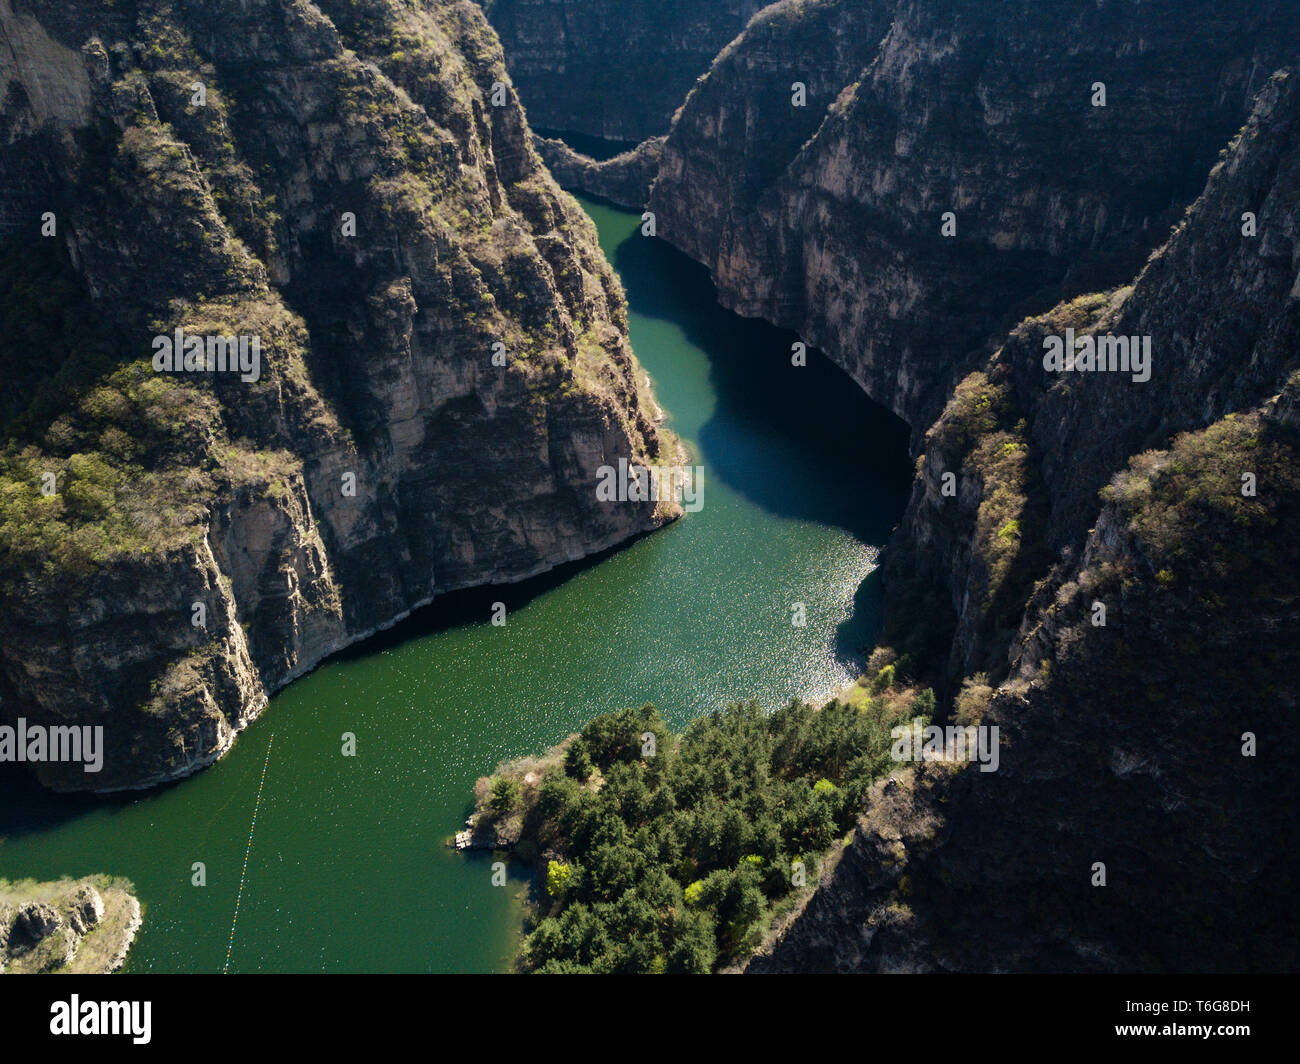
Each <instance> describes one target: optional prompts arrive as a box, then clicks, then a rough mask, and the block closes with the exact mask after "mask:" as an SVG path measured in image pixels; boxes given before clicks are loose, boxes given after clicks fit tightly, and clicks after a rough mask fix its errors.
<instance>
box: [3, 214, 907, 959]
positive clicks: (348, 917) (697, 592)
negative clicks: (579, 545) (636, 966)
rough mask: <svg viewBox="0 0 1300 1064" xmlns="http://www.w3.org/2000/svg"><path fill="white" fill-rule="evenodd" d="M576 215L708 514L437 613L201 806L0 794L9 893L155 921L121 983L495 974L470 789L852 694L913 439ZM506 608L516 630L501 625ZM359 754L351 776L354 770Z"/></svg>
mask: <svg viewBox="0 0 1300 1064" xmlns="http://www.w3.org/2000/svg"><path fill="white" fill-rule="evenodd" d="M583 205H584V207H586V208H587V210H588V211H589V213H590V214H591V216H592V217H593V218H594V219H595V221H596V223H597V225H598V227H599V229H600V234H601V243H602V245H603V247H604V249H605V251H606V254H607V255H608V256H609V258H610V261H611V262H613V263H614V265H615V267H616V268H617V269H618V271H619V273H620V274H621V275H622V277H623V281H624V284H625V285H626V287H627V291H628V300H629V308H630V326H631V332H632V340H633V343H634V345H635V348H636V351H637V354H638V356H639V357H640V359H641V362H642V364H643V365H644V366H645V368H646V369H647V370H648V371H649V372H650V374H651V376H652V377H653V378H654V381H655V388H656V394H657V396H658V399H659V401H660V403H661V404H662V405H663V407H664V408H665V410H666V411H667V412H668V415H669V422H670V424H671V426H672V427H673V428H674V430H675V431H676V432H677V433H678V434H679V435H681V436H682V437H683V439H684V440H686V442H687V444H688V446H689V447H690V448H691V450H692V452H693V455H694V456H695V460H697V461H699V462H700V463H701V464H702V465H703V466H704V469H705V473H704V496H703V497H704V508H703V510H702V511H701V512H699V513H696V514H691V515H688V516H687V517H686V518H685V519H684V520H682V521H680V522H678V523H676V524H674V525H673V526H671V527H669V528H667V529H664V530H663V531H660V532H657V533H655V534H654V535H651V536H647V537H644V538H642V539H640V540H638V541H636V542H635V543H633V544H631V545H630V546H627V547H625V548H623V549H621V550H618V551H615V552H612V553H609V554H607V555H605V556H603V557H601V558H599V559H594V560H591V561H588V562H585V563H581V564H578V565H572V566H567V567H566V568H564V569H563V570H561V571H558V572H556V573H553V574H549V575H548V576H546V577H543V578H539V579H537V580H534V581H530V582H529V583H527V584H524V585H519V586H516V587H512V588H509V589H500V588H498V589H490V590H486V591H480V592H469V593H465V594H460V595H455V596H449V597H448V598H447V599H446V600H444V601H442V602H440V603H435V604H434V606H432V607H430V608H429V609H427V610H424V611H422V612H421V613H420V614H418V615H417V616H415V617H413V618H411V619H410V620H408V621H407V622H405V623H404V624H403V625H401V626H399V627H398V628H397V629H394V630H393V631H391V632H389V633H385V634H384V635H382V636H380V637H378V638H376V639H374V640H371V641H369V642H367V643H366V644H364V645H363V646H361V647H358V648H354V649H353V650H351V651H349V652H348V653H346V654H344V655H341V656H339V657H337V658H335V659H332V660H331V661H330V662H329V663H327V664H326V665H324V666H323V667H321V668H320V669H318V670H316V671H315V672H314V673H312V674H311V675H309V676H307V677H305V678H303V679H301V680H299V681H298V682H296V683H295V684H293V685H292V686H290V687H289V688H288V689H286V690H285V691H283V692H281V693H280V694H279V695H277V696H276V697H275V698H274V699H273V700H272V701H271V704H270V706H269V707H268V709H267V710H266V712H265V713H264V714H263V716H262V718H261V719H260V720H259V721H258V722H257V723H256V724H254V725H253V726H252V727H251V728H249V729H248V731H246V732H245V733H244V734H243V735H242V736H241V737H240V740H239V742H238V744H237V745H236V747H235V749H234V750H233V751H232V752H231V753H230V754H229V755H228V756H227V757H226V758H224V759H223V760H222V761H221V762H220V763H218V764H217V765H215V766H213V767H212V768H210V769H208V770H207V771H205V772H202V773H200V774H199V775H197V776H195V777H193V778H192V779H189V780H185V781H182V782H180V783H178V784H175V785H172V786H169V787H167V788H164V789H161V790H158V791H155V792H151V793H149V794H147V795H145V796H143V797H133V798H124V799H114V800H111V801H110V800H97V799H88V798H70V797H60V796H52V795H47V794H45V793H43V792H41V791H40V790H39V789H38V788H35V787H34V786H32V785H31V784H30V783H29V782H27V781H26V779H25V777H22V776H19V775H15V774H13V773H6V774H5V775H4V776H3V777H2V778H0V794H3V795H4V796H5V800H4V803H3V806H2V807H0V877H4V878H10V879H13V878H22V877H27V876H31V877H37V878H41V879H46V878H52V877H54V876H57V875H61V874H69V875H78V876H79V875H85V874H88V873H91V872H108V873H111V874H114V875H120V876H125V877H127V878H129V879H131V880H132V881H133V882H134V883H135V885H136V888H137V892H138V894H139V895H140V897H141V899H142V901H143V902H144V903H145V906H146V915H145V923H144V927H143V929H142V931H141V933H140V935H139V937H138V938H137V940H136V945H135V947H134V949H133V951H132V953H131V957H130V959H129V961H128V964H127V970H128V971H154V972H173V971H174V972H216V971H220V970H221V969H222V967H223V965H224V964H225V962H226V956H227V949H228V948H229V950H230V970H231V971H232V972H249V971H287V972H312V971H348V972H352V971H365V972H369V971H382V972H389V971H399V972H408V971H410V972H422V971H440V972H466V971H497V970H502V969H504V968H506V967H507V966H508V964H509V962H510V959H511V957H512V955H513V952H514V950H515V947H516V945H517V941H518V935H519V929H520V923H521V919H522V897H523V893H524V891H525V889H526V881H525V879H524V877H523V875H522V874H521V873H519V872H516V871H512V874H511V878H510V880H509V882H508V883H507V885H506V886H504V887H494V886H493V885H492V882H491V880H492V869H491V862H492V858H490V857H487V856H483V855H479V856H472V857H465V856H461V855H459V854H456V853H455V852H453V851H451V850H448V849H447V848H446V845H445V843H446V840H447V838H448V837H449V836H450V835H451V834H452V833H453V832H454V831H456V830H457V829H458V828H459V827H461V826H462V823H463V821H464V818H465V816H466V815H467V814H468V813H469V810H470V804H471V796H472V789H473V784H474V780H475V778H476V777H478V776H480V775H483V774H485V773H488V772H490V771H491V769H492V768H493V767H494V766H495V765H496V764H498V763H499V762H500V761H502V760H503V759H507V758H511V757H515V756H518V755H521V754H529V753H537V752H540V751H541V750H543V749H544V748H546V747H547V746H550V745H553V744H554V743H556V742H558V741H559V740H560V739H562V738H563V737H564V736H565V735H567V734H569V733H570V732H572V731H575V730H576V729H577V728H579V727H580V726H581V725H582V724H583V723H584V722H585V721H586V720H588V719H589V718H590V717H591V716H593V715H594V714H597V713H600V712H603V711H605V710H610V709H616V708H618V707H620V706H623V705H628V704H638V705H639V704H640V703H642V702H647V701H650V702H654V703H655V704H656V705H658V706H659V707H660V708H661V710H663V712H664V715H665V717H666V718H667V719H668V720H669V722H670V723H672V724H674V725H681V724H683V723H684V722H686V721H687V720H689V719H690V718H691V717H692V716H694V715H696V714H698V713H700V712H702V711H706V710H708V709H711V708H714V707H717V706H720V705H723V704H725V703H726V702H729V701H734V700H736V699H740V698H751V697H753V698H759V699H762V700H763V701H764V702H765V703H767V704H769V705H776V704H778V703H781V702H784V701H785V700H786V699H788V698H789V697H790V696H792V695H797V696H800V697H805V698H819V697H824V696H826V695H829V694H831V693H833V692H834V691H836V690H838V689H839V688H840V687H842V686H843V685H844V684H845V683H847V682H849V681H850V680H851V679H852V678H853V677H854V676H855V675H857V670H858V668H859V667H860V665H861V659H860V651H861V649H862V647H863V646H864V645H867V644H869V643H870V641H871V639H872V637H873V634H874V630H875V626H876V623H877V619H878V614H879V604H878V600H877V588H876V582H875V578H874V577H873V576H872V575H871V574H872V572H873V569H874V568H875V566H876V564H877V560H878V549H879V547H880V546H881V545H882V544H883V543H884V542H885V540H886V538H887V536H888V534H889V531H890V529H891V527H892V526H893V524H894V523H895V522H896V521H897V519H898V517H899V515H900V514H901V512H902V507H903V503H904V501H905V497H906V490H907V481H908V472H909V465H908V461H907V455H906V432H905V430H904V429H903V427H902V425H901V423H899V422H897V421H895V420H894V419H893V418H892V416H891V415H889V414H888V413H886V412H885V411H884V410H882V409H881V408H879V407H877V406H875V405H874V404H872V403H871V402H869V401H868V400H867V399H866V398H865V397H864V396H862V394H861V393H860V392H859V391H858V390H857V388H856V387H855V386H854V385H852V383H851V382H850V381H849V380H848V378H846V377H845V376H844V375H843V374H841V373H840V372H839V371H838V370H836V369H835V368H834V367H832V366H830V365H829V363H827V362H826V361H825V360H823V359H821V358H820V357H819V356H810V359H809V363H810V364H809V365H808V366H806V367H802V368H798V367H792V366H791V365H790V357H789V351H790V344H791V342H792V341H793V339H794V338H793V337H792V336H790V335H789V334H787V333H783V332H781V331H779V330H776V329H772V328H770V327H768V326H765V325H762V324H761V323H757V322H747V321H744V320H742V319H739V318H736V317H735V316H734V315H731V314H729V313H727V312H725V311H723V310H721V309H720V308H719V307H718V306H717V304H716V303H715V302H714V299H713V292H712V288H711V286H710V284H709V281H708V278H707V275H706V274H705V273H704V272H703V271H702V270H701V269H700V268H699V267H697V266H695V265H694V264H693V263H691V262H689V261H688V260H686V259H685V258H684V257H683V256H681V255H679V254H677V253H676V252H674V251H672V250H671V249H670V248H668V247H667V246H666V245H664V244H662V243H660V242H658V241H653V240H648V239H645V238H643V237H641V236H640V235H639V231H638V229H639V219H638V218H637V217H636V216H635V215H633V214H630V213H628V212H626V211H619V210H614V209H612V208H608V207H605V206H602V205H598V204H595V203H586V202H584V204H583ZM498 599H500V600H504V601H505V602H506V603H507V605H508V607H509V614H508V617H509V621H508V624H507V625H506V626H505V627H504V628H496V627H492V626H491V625H490V624H488V623H486V622H487V618H488V616H489V612H490V611H489V604H490V603H491V602H492V601H494V600H498ZM799 602H802V603H803V604H804V605H805V609H806V614H807V623H806V625H805V626H804V627H802V628H799V627H795V626H794V625H793V624H792V623H791V619H792V607H793V604H795V603H799ZM344 732H353V733H355V735H356V737H357V756H356V757H352V758H346V757H342V756H341V753H340V748H341V741H340V737H341V736H342V734H343V733H344ZM272 734H274V736H275V739H274V743H273V744H272V743H271V736H272ZM268 746H269V747H270V757H269V760H268V758H267V753H268ZM264 763H265V765H266V779H265V786H264V790H263V793H262V800H261V806H260V809H259V811H258V815H257V828H256V833H255V835H254V837H253V839H252V845H251V847H250V846H249V827H250V823H251V821H252V815H253V805H254V799H255V796H256V794H257V790H258V784H259V780H260V778H261V776H262V771H263V766H264ZM246 852H247V854H248V864H247V874H246V876H245V879H244V889H243V894H242V897H241V899H240V908H239V919H238V923H237V926H236V927H235V933H234V936H233V940H232V937H231V924H232V916H233V913H234V910H235V899H236V895H237V893H238V891H239V884H240V878H241V872H242V870H243V867H244V859H245V853H246ZM195 862H203V863H204V865H205V867H206V872H207V885H206V886H204V887H196V886H192V885H191V877H192V866H193V864H194V863H195Z"/></svg>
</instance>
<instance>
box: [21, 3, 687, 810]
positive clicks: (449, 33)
mask: <svg viewBox="0 0 1300 1064" xmlns="http://www.w3.org/2000/svg"><path fill="white" fill-rule="evenodd" d="M0 34H2V35H3V38H4V43H5V47H4V48H0V84H4V85H6V86H7V89H6V90H5V92H6V95H5V97H4V100H3V105H2V106H0V136H2V137H3V139H4V140H5V144H6V147H5V150H4V153H3V157H2V158H0V241H2V243H0V258H4V257H7V261H10V262H19V261H21V262H23V264H24V268H27V269H30V268H35V264H39V268H40V269H41V270H44V271H45V272H46V274H47V275H48V277H49V279H50V280H49V283H50V284H57V285H58V286H59V287H60V291H61V292H62V293H63V294H64V297H65V298H64V301H63V302H62V303H61V304H60V305H61V307H62V313H63V314H64V315H65V319H64V320H65V321H66V322H67V323H68V324H67V329H66V330H65V332H64V333H63V334H61V335H56V336H54V337H47V336H45V335H43V334H38V333H36V332H33V333H32V335H31V336H30V337H23V338H21V340H13V341H12V343H11V345H10V346H9V347H8V348H7V349H5V350H4V351H0V356H2V357H3V358H4V360H5V361H6V363H8V364H11V365H12V366H14V367H15V372H16V373H17V374H18V375H19V377H20V379H26V380H28V381H29V382H30V384H31V389H30V393H28V392H24V398H25V399H27V400H30V401H28V402H26V403H21V404H17V407H16V408H11V407H6V411H5V412H6V414H7V415H8V416H9V417H10V421H9V426H8V428H9V434H10V435H12V436H13V437H14V439H15V442H14V443H13V444H12V445H11V446H10V448H9V450H8V451H7V452H6V454H5V456H4V462H3V469H0V473H2V474H3V480H4V490H5V498H6V500H7V510H6V513H5V514H4V515H3V519H2V520H0V529H2V534H3V540H2V542H3V547H4V550H3V552H0V553H3V555H4V563H3V566H0V569H2V570H3V571H2V572H0V616H3V621H0V629H2V630H3V636H4V638H3V640H2V641H3V643H4V649H3V651H0V719H3V720H5V721H7V722H11V721H13V720H15V719H16V718H18V717H20V716H22V717H24V718H25V719H26V720H27V721H28V722H29V723H32V724H41V725H50V724H70V723H77V724H85V725H102V726H104V728H105V732H104V743H105V764H104V768H103V771H102V772H101V773H98V774H87V773H85V772H84V771H83V767H82V766H81V765H79V764H77V765H59V764H48V765H45V766H43V767H41V768H40V769H39V775H40V777H41V779H42V780H43V781H44V782H45V783H47V784H48V785H51V786H54V787H58V788H67V789H81V788H88V787H93V788H96V789H111V788H118V787H135V786H142V785H147V784H150V783H153V782H157V781H161V780H165V779H170V778H174V777H176V776H178V775H183V774H185V773H187V772H190V771H193V770H194V769H196V768H198V767H201V766H202V765H205V764H208V763H210V762H211V761H212V760H213V759H215V758H216V757H218V756H220V754H221V753H223V752H224V751H225V750H226V749H227V748H228V747H229V745H230V743H231V742H232V741H233V738H234V736H235V734H236V733H237V732H238V731H239V729H240V728H242V727H243V726H244V725H245V724H247V723H248V721H250V720H251V719H252V718H253V717H254V716H255V715H256V714H257V713H258V712H259V711H260V710H261V708H262V707H263V705H264V704H265V702H266V699H267V696H268V694H269V693H270V692H273V691H274V690H275V689H277V688H278V687H280V686H282V685H283V684H284V683H286V682H288V681H289V680H291V679H292V678H294V677H296V676H298V675H301V674H302V673H303V672H305V671H306V670H308V669H310V668H311V667H312V666H314V665H315V664H316V663H318V662H319V661H320V660H321V659H322V658H324V657H325V656H327V655H328V654H330V653H332V652H334V651H335V650H337V649H339V648H341V647H343V646H345V645H347V644H348V643H351V642H354V641H355V640H357V639H359V638H361V637H363V636H365V635H367V634H369V633H371V632H373V631H375V630H377V629H379V628H381V627H385V626H387V625H390V624H392V623H394V622H395V621H397V620H399V619H400V618H401V617H403V616H405V615H406V614H407V613H408V612H409V611H410V610H412V609H415V608H417V607H418V606H420V605H423V604H425V603H427V602H429V601H430V600H432V599H433V598H434V597H435V596H437V595H439V594H442V593H444V592H446V591H449V590H453V589H456V588H463V587H468V586H473V585H481V584H487V583H499V582H508V581H515V580H519V579H522V578H524V577H527V576H530V575H533V574H536V573H539V572H542V571H544V570H546V569H548V568H550V567H552V566H554V565H557V564H560V563H562V562H567V561H571V560H576V559H578V558H582V557H585V556H587V555H589V554H591V553H593V552H596V551H599V550H602V549H604V548H607V547H609V546H612V545H614V544H617V543H619V542H621V541H623V540H625V539H627V538H628V537H630V536H632V535H634V534H636V533H638V532H641V531H644V530H646V529H650V528H654V527H656V526H658V525H659V524H661V523H662V522H663V521H665V520H668V519H671V518H672V517H673V516H675V511H673V510H672V508H671V507H656V506H655V505H654V504H653V503H651V504H644V505H642V504H608V503H600V502H598V501H597V500H596V495H595V484H596V480H597V471H598V469H599V467H601V466H602V465H608V464H616V463H617V461H618V459H619V458H628V459H630V460H631V461H632V462H634V463H638V462H640V463H647V462H672V461H674V460H676V458H677V444H676V442H675V440H673V439H672V438H671V437H670V436H669V435H668V434H666V433H664V432H663V431H662V430H661V429H660V428H659V427H658V425H657V424H656V422H655V420H654V417H655V412H656V410H657V408H656V407H655V406H654V404H653V401H652V399H651V398H650V396H649V395H648V393H647V392H646V385H645V377H644V374H643V373H642V372H641V371H640V370H639V367H638V366H637V363H636V361H635V358H634V357H633V355H632V352H631V349H630V346H629V344H628V340H627V321H626V309H625V301H624V297H623V293H622V291H621V288H620V286H619V283H618V280H617V278H616V277H615V275H614V274H613V272H612V271H611V269H610V268H609V266H608V264H607V263H606V262H605V261H604V258H603V256H602V254H601V252H600V250H599V245H598V243H597V241H596V235H595V232H594V229H593V227H592V225H591V223H590V221H589V220H588V219H587V218H586V217H585V215H583V214H582V213H581V211H579V210H578V209H577V207H576V205H575V204H574V203H573V202H572V200H570V199H569V198H568V197H567V196H565V195H564V194H562V193H561V192H560V191H559V190H558V188H557V187H556V185H555V184H554V183H553V181H552V180H551V179H550V177H549V175H548V174H547V173H546V171H545V168H544V166H543V165H542V164H541V162H540V160H539V158H538V156H537V155H536V153H535V151H534V150H533V149H532V147H531V145H530V135H529V132H528V127H527V125H526V122H525V119H524V116H523V112H522V109H521V108H520V107H519V106H518V103H517V100H516V99H515V98H514V96H513V94H512V93H511V94H509V95H508V98H506V99H504V100H498V101H497V102H498V103H500V104H501V105H500V106H494V103H493V98H492V92H493V86H494V85H496V84H501V83H504V82H505V81H506V76H505V71H504V67H503V65H502V59H501V53H500V49H499V46H498V44H497V41H496V38H495V36H494V34H493V33H492V30H491V28H490V27H489V26H488V25H487V23H486V22H485V21H484V19H483V17H482V15H481V14H480V12H479V11H478V9H477V8H476V7H475V6H474V5H473V4H470V3H468V2H457V0H428V2H421V3H419V4H414V5H412V4H405V3H398V2H395V0H363V2H361V3H354V2H351V0H319V2H315V3H312V2H308V0H249V2H246V3H241V4H239V5H235V6H230V5H221V6H217V5H212V4H208V3H201V2H198V0H176V2H174V3H171V4H164V5H157V6H150V5H134V4H123V5H118V6H117V7H116V8H114V9H112V10H111V11H110V10H108V9H106V7H105V5H103V4H101V3H97V2H92V0H72V2H70V3H67V4H60V5H58V10H57V12H51V11H48V10H46V5H31V4H27V3H25V2H21V0H15V2H13V3H11V2H10V0H0ZM55 84H58V85H63V86H65V88H64V89H63V90H61V91H59V92H55V91H53V90H52V89H51V88H50V86H52V85H55ZM50 226H53V228H52V229H50V228H49V227H50ZM43 231H50V232H53V234H54V235H53V236H47V237H42V236H41V235H40V234H41V233H42V232H43ZM15 275H16V271H15ZM0 276H3V271H2V270H0ZM20 320H30V321H35V320H39V314H36V313H33V314H32V315H30V316H28V317H25V318H24V317H23V316H21V315H20ZM177 329H182V330H184V335H188V336H199V337H209V336H227V335H228V336H233V337H246V338H247V337H255V338H257V339H258V340H259V342H260V364H259V365H258V366H257V367H256V372H255V373H251V374H250V373H243V374H241V373H231V372H225V373H223V372H220V371H217V372H213V373H181V372H166V371H163V372H160V371H159V370H158V369H157V367H156V366H155V364H154V361H153V356H154V353H155V351H156V348H155V347H154V341H155V338H156V337H173V336H175V334H176V330H177ZM38 346H39V347H43V348H45V349H47V350H50V351H52V352H54V354H53V356H44V355H42V354H41V352H40V351H37V350H34V348H36V347H38ZM165 368H166V367H165V366H164V370H165ZM247 368H248V367H247V366H245V367H244V369H245V370H247ZM32 396H34V397H35V398H31V397H32ZM46 473H49V474H52V475H53V478H54V480H53V483H54V487H55V491H54V493H53V494H52V495H49V496H46V495H43V494H42V493H41V485H42V483H44V482H45V481H46V478H45V474H46Z"/></svg>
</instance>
